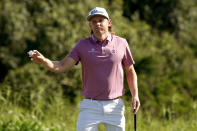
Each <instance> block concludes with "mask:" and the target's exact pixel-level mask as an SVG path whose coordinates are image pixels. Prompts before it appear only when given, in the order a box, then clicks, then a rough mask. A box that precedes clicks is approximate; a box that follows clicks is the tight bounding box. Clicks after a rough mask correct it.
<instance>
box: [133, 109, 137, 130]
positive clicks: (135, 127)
mask: <svg viewBox="0 0 197 131" xmlns="http://www.w3.org/2000/svg"><path fill="white" fill-rule="evenodd" d="M134 112H135V109H134ZM134 130H135V131H137V114H134Z"/></svg>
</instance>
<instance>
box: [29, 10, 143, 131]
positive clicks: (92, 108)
mask: <svg viewBox="0 0 197 131" xmlns="http://www.w3.org/2000/svg"><path fill="white" fill-rule="evenodd" d="M87 20H88V21H89V27H90V29H91V35H90V36H89V37H88V38H85V39H81V40H79V41H78V43H77V44H76V45H75V47H74V48H73V49H72V50H71V52H70V53H69V54H68V55H67V56H66V57H65V58H64V59H62V60H61V61H51V60H49V59H47V58H46V57H44V56H43V55H42V54H41V53H39V52H38V51H37V50H33V54H32V55H31V56H30V57H31V60H32V61H35V62H36V63H39V64H42V65H44V66H45V67H46V68H48V69H49V70H50V71H52V72H56V73H62V72H65V71H67V70H69V69H70V68H71V67H72V66H74V65H76V64H78V62H80V63H81V65H82V82H83V88H82V95H83V96H84V99H83V100H82V102H81V103H80V107H79V116H78V121H77V131H97V129H98V124H99V123H103V124H104V126H105V128H106V130H107V131H125V117H124V103H123V101H122V99H121V96H122V95H124V80H123V77H124V74H123V73H124V70H125V72H126V77H127V81H128V85H129V88H130V91H131V94H132V104H131V105H132V109H133V113H134V114H136V112H137V111H138V109H139V106H140V101H139V97H138V87H137V75H136V72H135V70H134V67H133V64H134V60H133V58H132V55H131V52H130V49H129V45H128V43H127V41H126V39H124V38H121V37H119V36H116V35H114V34H113V33H112V30H111V26H112V24H111V20H110V18H109V16H108V13H107V12H106V10H105V9H104V8H100V7H96V8H94V9H92V10H91V11H90V12H89V14H88V16H87Z"/></svg>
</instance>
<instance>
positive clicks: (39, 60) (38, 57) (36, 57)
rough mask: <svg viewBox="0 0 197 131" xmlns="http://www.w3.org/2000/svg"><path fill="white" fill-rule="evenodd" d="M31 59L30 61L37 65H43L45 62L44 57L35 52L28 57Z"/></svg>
mask: <svg viewBox="0 0 197 131" xmlns="http://www.w3.org/2000/svg"><path fill="white" fill-rule="evenodd" d="M29 57H30V58H31V60H32V61H34V62H36V63H38V64H44V62H45V59H46V58H45V57H44V56H43V55H42V54H41V53H40V52H38V51H37V50H33V54H32V55H31V56H29Z"/></svg>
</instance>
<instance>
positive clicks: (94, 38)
mask: <svg viewBox="0 0 197 131" xmlns="http://www.w3.org/2000/svg"><path fill="white" fill-rule="evenodd" d="M91 38H92V40H93V41H94V42H95V43H100V41H99V40H98V39H97V38H96V37H95V36H94V35H93V34H92V35H91ZM110 41H112V35H111V33H109V34H108V36H107V39H106V40H105V41H104V42H107V43H108V42H110Z"/></svg>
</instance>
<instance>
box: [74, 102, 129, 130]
mask: <svg viewBox="0 0 197 131" xmlns="http://www.w3.org/2000/svg"><path fill="white" fill-rule="evenodd" d="M124 108H125V107H124V103H123V101H122V99H115V100H109V101H100V100H91V99H83V101H82V102H81V103H80V107H79V116H78V121H77V131H97V130H98V125H99V123H103V124H104V126H105V128H106V131H125V117H124V110H125V109H124Z"/></svg>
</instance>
